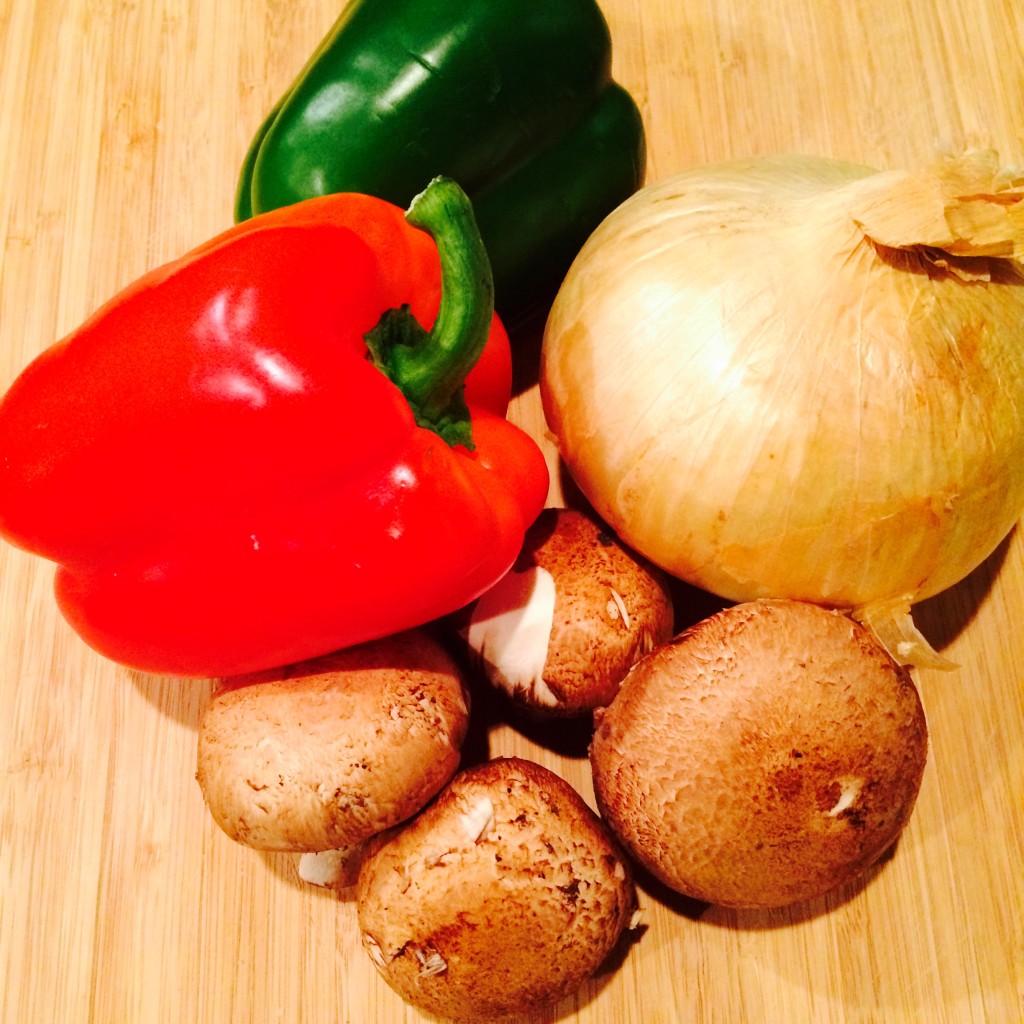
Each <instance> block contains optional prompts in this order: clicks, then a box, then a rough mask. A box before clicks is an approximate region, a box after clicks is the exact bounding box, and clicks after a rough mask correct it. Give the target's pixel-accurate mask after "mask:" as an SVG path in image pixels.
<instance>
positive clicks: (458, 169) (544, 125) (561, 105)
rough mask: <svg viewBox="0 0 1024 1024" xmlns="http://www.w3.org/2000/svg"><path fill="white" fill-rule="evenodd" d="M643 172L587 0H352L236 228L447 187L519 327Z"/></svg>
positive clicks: (281, 117) (634, 114) (266, 135)
mask: <svg viewBox="0 0 1024 1024" xmlns="http://www.w3.org/2000/svg"><path fill="white" fill-rule="evenodd" d="M645 169H646V143H645V136H644V128H643V123H642V120H641V117H640V113H639V111H638V110H637V107H636V104H635V103H634V102H633V100H632V98H631V97H630V96H629V94H628V93H627V92H626V91H625V90H624V89H623V88H622V87H621V86H619V85H618V84H617V83H615V82H614V81H612V79H611V38H610V35H609V31H608V25H607V23H606V21H605V19H604V16H603V15H602V13H601V11H600V9H599V8H598V6H597V4H596V3H595V2H594V0H432V2H426V0H352V2H351V3H350V4H349V5H348V6H347V7H346V8H345V10H344V11H343V12H342V14H341V16H340V17H339V19H338V21H337V22H335V24H334V26H333V28H332V29H331V31H330V32H329V33H328V35H327V36H326V37H325V38H324V40H323V41H322V42H321V44H320V45H319V47H318V48H317V50H316V51H315V52H314V54H313V55H312V57H311V58H310V60H309V61H308V62H307V64H306V66H305V68H304V69H303V70H302V71H301V73H300V74H299V76H298V78H297V79H296V80H295V82H294V83H293V84H292V86H291V88H290V89H289V90H288V91H287V92H286V93H285V95H284V96H282V97H281V99H280V100H279V101H278V103H277V104H276V105H275V107H274V109H273V110H272V111H271V112H270V114H269V116H268V117H267V119H266V121H265V122H264V123H263V125H262V127H261V128H260V130H259V132H258V133H257V135H256V137H255V138H254V140H253V142H252V145H251V146H250V149H249V152H248V155H247V157H246V160H245V163H244V164H243V167H242V172H241V177H240V180H239V183H238V190H237V194H236V201H235V219H236V220H239V221H241V220H245V219H247V218H249V217H251V216H253V215H255V214H258V213H262V212H264V211H267V210H272V209H275V208H277V207H281V206H287V205H289V204H291V203H295V202H299V201H300V200H303V199H308V198H310V197H312V196H317V195H324V194H326V193H331V192H364V193H367V194H369V195H375V196H378V197H380V198H382V199H386V200H388V201H390V202H392V203H395V204H397V205H400V206H408V204H409V202H410V201H411V200H412V198H413V196H414V195H416V194H417V193H418V192H420V191H421V190H422V189H424V188H425V187H426V185H427V184H428V182H430V180H431V179H433V178H434V177H436V176H438V175H445V176H447V177H450V178H454V179H455V180H456V181H458V182H459V184H460V185H461V186H462V187H463V189H465V191H466V192H467V193H468V194H469V195H470V197H471V198H472V200H473V205H474V209H475V211H476V216H477V221H478V223H479V225H480V231H481V234H482V235H483V238H484V242H485V244H486V246H487V250H488V254H489V256H490V259H491V264H492V269H493V273H494V279H495V293H496V296H495V297H496V307H497V309H498V311H499V312H500V313H501V314H502V315H503V317H505V318H506V319H507V320H512V321H514V320H515V318H516V316H517V315H518V314H521V313H522V312H523V311H524V310H526V309H527V308H529V306H530V305H531V304H534V303H537V302H538V301H540V300H544V299H547V298H550V296H551V295H553V293H554V291H555V289H556V288H557V286H558V284H559V283H560V282H561V279H562V277H564V275H565V272H566V270H568V267H569V264H570V263H571V262H572V259H573V257H574V256H575V255H576V253H577V252H578V251H579V249H580V247H581V246H582V245H583V243H584V242H585V241H586V239H587V237H588V236H589V234H590V233H591V232H592V231H593V229H594V228H595V227H596V226H597V225H598V223H600V221H601V220H602V219H603V218H604V217H605V216H606V215H607V214H608V213H610V212H611V210H613V209H614V208H615V207H616V206H618V205H619V204H620V203H621V202H623V201H624V200H625V199H626V198H628V197H629V196H630V195H632V193H633V192H635V191H636V190H637V189H638V188H639V187H640V186H641V185H642V184H643V179H644V173H645Z"/></svg>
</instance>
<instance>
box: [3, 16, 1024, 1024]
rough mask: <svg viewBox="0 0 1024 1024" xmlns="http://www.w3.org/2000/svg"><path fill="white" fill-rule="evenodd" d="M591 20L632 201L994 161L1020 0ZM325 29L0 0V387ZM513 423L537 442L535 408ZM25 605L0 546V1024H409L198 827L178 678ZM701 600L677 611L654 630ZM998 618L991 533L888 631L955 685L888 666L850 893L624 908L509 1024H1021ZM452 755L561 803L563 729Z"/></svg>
mask: <svg viewBox="0 0 1024 1024" xmlns="http://www.w3.org/2000/svg"><path fill="white" fill-rule="evenodd" d="M423 2H424V3H427V2H429V0H423ZM603 7H604V9H605V12H606V14H607V17H608V20H609V23H610V25H611V29H612V33H613V38H614V45H615V72H616V75H617V77H618V78H619V79H620V80H621V81H622V82H623V83H624V84H625V85H626V86H627V87H628V88H629V89H630V90H631V91H632V92H633V93H634V95H635V96H636V97H637V99H638V101H639V103H640V106H641V109H642V111H643V115H644V118H645V121H646V124H647V129H648V136H649V145H650V164H649V175H648V179H649V180H651V181H653V180H656V179H658V178H661V177H664V176H665V175H667V174H670V173H671V172H673V171H676V170H681V169H683V168H686V167H689V166H692V165H695V164H699V163H703V162H706V161H711V160H716V159H719V158H724V157H729V156H744V155H750V154H757V153H770V152H781V151H787V152H794V151H800V152H806V153H818V154H824V155H831V156H837V157H844V158H848V159H852V160H857V161H861V162H864V163H868V164H873V165H876V166H879V167H902V166H911V165H916V164H919V163H921V162H922V161H924V160H927V159H929V158H931V157H932V156H933V155H934V154H936V153H937V152H940V151H946V150H949V149H956V148H959V147H962V146H964V145H985V146H992V147H994V148H996V149H998V150H999V151H1000V153H1001V155H1002V156H1003V158H1004V160H1005V162H1006V163H1012V164H1022V163H1024V59H1022V45H1024V6H1022V5H1021V4H1020V2H1019V0H927V2H920V0H844V2H822V0H686V2H682V0H678V2H673V0H604V4H603ZM338 11H339V0H307V2H305V3H299V4H294V3H282V2H277V0H217V2H216V3H213V2H200V0H0V238H2V244H3V249H2V278H0V386H2V387H6V386H7V385H8V384H9V383H10V382H11V381H12V380H13V378H14V376H15V374H16V373H17V372H18V370H19V369H20V368H21V367H22V366H23V365H24V364H25V363H26V362H27V361H28V360H29V359H30V358H31V357H32V356H34V355H35V354H36V353H37V352H39V351H41V350H42V349H43V348H45V347H46V346H47V345H49V344H51V343H52V342H53V341H55V340H56V339H57V338H59V337H60V336H62V335H63V334H64V333H66V332H67V331H69V330H71V329H72V328H74V327H75V326H76V325H77V324H78V323H80V322H81V321H82V320H83V319H84V318H85V317H86V316H87V315H88V314H89V313H90V312H91V311H92V310H93V309H94V308H95V307H96V306H98V305H99V304H100V303H101V302H102V301H103V300H105V299H106V298H108V297H109V296H110V295H112V294H113V293H114V292H116V291H117V290H119V289H120V288H121V287H122V286H124V285H126V284H128V283H129V282H130V281H131V280H132V279H133V278H135V277H137V276H138V275H140V274H141V273H142V272H143V271H145V270H147V269H149V268H151V267H153V266H155V265H157V264H159V263H162V262H164V261H167V260H169V259H171V258H173V257H175V256H178V255H180V254H181V253H183V252H184V251H186V250H187V249H189V248H191V247H192V246H193V245H195V244H197V243H199V242H200V241H202V240H204V239H205V238H207V237H209V236H210V235H212V234H214V233H216V232H218V231H219V230H221V229H222V228H224V227H226V226H228V224H229V222H230V217H231V206H232V196H233V190H234V184H235V179H236V174H237V170H238V166H239V163H240V161H241V159H242V156H243V154H244V152H245V149H246V147H247V144H248V142H249V139H250V137H251V135H252V133H253V132H254V130H255V128H256V126H257V125H258V123H259V121H260V120H261V118H262V116H263V114H264V113H265V112H266V111H267V110H268V109H269V107H270V105H271V104H272V103H273V101H274V100H275V99H276V97H277V96H278V95H279V94H280V92H281V91H282V90H283V89H284V87H285V86H286V85H287V84H288V82H289V81H290V79H291V77H292V75H293V74H294V73H295V72H296V71H297V70H298V68H299V67H300V65H301V64H302V63H303V62H304V60H305V58H306V56H307V55H308V53H309V52H310V51H311V50H312V48H313V47H314V46H315V44H316V43H317V42H318V41H319V39H320V38H321V37H322V35H323V34H324V33H325V32H326V31H327V29H328V28H329V27H330V25H331V24H332V23H333V21H334V19H335V17H336V16H337V14H338ZM523 351H524V353H529V352H530V346H529V345H524V349H523ZM523 358H528V356H525V355H524V357H523ZM519 369H520V374H521V375H522V377H523V379H524V380H525V381H526V382H527V385H529V380H530V373H531V368H530V367H529V366H526V367H523V366H520V368H519ZM534 372H535V371H534ZM514 414H515V416H516V417H517V418H518V419H519V421H520V422H521V423H523V424H525V425H526V426H527V427H528V428H529V429H530V430H531V431H532V432H534V433H535V435H536V436H537V437H538V438H540V439H542V440H543V438H544V428H543V422H542V418H541V414H540V411H539V403H538V401H537V395H536V388H535V387H530V386H526V387H525V389H524V391H523V393H522V394H521V395H520V396H519V397H518V398H517V399H516V403H515V408H514ZM552 465H553V467H554V468H556V469H557V465H556V461H555V459H554V456H553V455H552ZM560 497H561V495H560V492H559V490H558V487H557V476H556V486H555V487H554V488H553V490H552V495H551V501H552V503H557V502H558V501H559V500H560ZM89 499H90V496H89V495H88V494H81V495H78V496H76V502H78V503H86V502H88V501H89ZM67 514H68V515H69V516H73V515H75V507H74V505H71V506H70V507H69V508H68V509H67ZM51 579H52V568H51V567H50V566H48V565H46V564H43V563H41V562H39V561H37V560H34V559H32V558H29V557H28V556H26V555H24V554H22V553H20V552H18V551H16V550H14V549H12V548H10V547H9V546H7V545H2V546H0V694H2V696H0V1016H2V1018H3V1020H4V1021H5V1022H9V1024H64V1022H67V1024H79V1022H102V1024H142V1022H146V1024H148V1022H165V1021H166V1022H169V1024H170V1022H173V1024H179V1022H203V1024H225V1022H246V1021H251V1022H259V1024H263V1022H267V1024H270V1022H285V1024H294V1022H308V1024H369V1022H375V1024H392V1022H393V1024H397V1022H409V1021H418V1020H422V1019H425V1018H423V1017H422V1016H421V1015H420V1014H418V1013H417V1012H416V1011H415V1010H413V1009H410V1008H408V1007H406V1006H405V1005H404V1004H403V1003H401V1002H400V1000H399V999H398V998H397V996H395V995H394V994H393V993H392V992H391V991H390V989H388V988H387V987H386V986H385V985H384V984H383V982H382V981H381V980H380V979H379V978H378V976H377V975H376V972H375V970H374V968H373V966H372V965H371V963H370V961H369V959H368V958H367V957H366V956H365V955H364V954H363V952H362V950H361V949H360V947H359V943H358V938H357V933H356V927H355V907H354V905H353V904H352V903H351V902H350V901H348V900H346V899H344V898H338V897H337V896H334V895H331V894H330V893H328V892H325V891H322V890H319V889H315V888H312V887H309V886H306V885H304V884H302V883H301V882H300V881H299V879H298V876H297V874H296V862H295V858H294V857H290V856H284V855H261V854H259V853H256V852H253V851H250V850H247V849H244V848H242V847H240V846H237V845H235V844H234V843H232V842H231V841H230V840H229V839H227V838H226V837H225V836H224V835H223V834H221V833H220V832H219V831H218V829H217V827H216V826H215V825H214V824H213V822H212V820H211V819H210V817H209V815H208V814H207V812H206V810H205V808H204V806H203V801H202V797H201V794H200V792H199V789H198V786H197V784H196V782H195V778H194V773H195V753H196V751H195V747H196V727H197V722H198V717H199V713H200V710H201V707H202V705H203V702H204V700H205V699H206V698H207V695H208V692H209V685H208V684H206V683H196V682H191V683H188V682H184V681H182V680H176V679H168V678H157V677H151V676H145V675H142V674H138V673H135V672H131V671H127V670H125V669H122V668H119V667H117V666H115V665H113V664H111V663H109V662H107V661H104V660H103V659H102V658H100V657H99V656H98V655H96V654H94V653H92V652H91V651H90V650H88V649H87V648H86V647H85V646H84V645H83V644H82V642H81V641H80V640H79V639H78V638H77V637H76V636H75V635H74V634H73V633H72V632H71V631H70V629H69V628H68V627H67V626H66V625H65V624H64V623H63V621H62V620H61V618H60V617H59V615H58V613H57V611H56V608H55V605H54V601H53V598H52V594H51V589H50V588H51ZM706 607H708V605H707V603H706V600H705V599H704V598H703V597H702V596H701V595H699V594H696V593H690V594H688V596H687V597H686V599H685V600H684V602H683V607H682V608H681V614H682V615H683V616H684V617H685V616H690V617H692V618H696V617H699V615H700V614H701V612H702V610H703V609H704V608H706ZM1022 615H1024V542H1022V538H1021V536H1020V534H1019V532H1017V533H1015V534H1014V535H1012V536H1011V537H1010V538H1009V539H1008V540H1007V542H1006V543H1005V544H1004V545H1003V546H1002V547H1001V548H1000V549H999V551H998V552H997V553H996V554H995V555H994V556H993V557H992V558H991V559H989V560H988V561H987V562H986V563H985V564H984V565H983V566H982V567H981V568H980V569H979V570H977V571H976V572H975V573H974V574H973V575H972V576H971V577H970V578H969V579H968V580H966V581H965V582H963V583H962V584H960V585H958V586H957V587H955V588H954V589H952V590H951V591H949V592H947V593H945V594H943V595H941V596H939V597H937V598H934V599H932V600H930V601H928V602H927V603H926V604H924V605H922V606H921V607H920V608H918V610H917V616H916V617H917V621H918V623H919V625H920V627H921V628H922V630H923V631H924V632H925V634H926V635H927V636H928V637H929V638H930V639H931V640H932V642H933V643H935V644H936V645H938V646H940V647H941V649H942V650H943V651H944V653H946V654H947V655H948V656H949V657H950V658H952V659H954V660H955V661H957V662H958V663H959V664H960V666H961V667H960V669H959V671H957V672H956V673H953V674H944V673H937V672H926V671H920V672H918V673H917V679H918V682H919V685H920V688H921V692H922V697H923V700H924V704H925V707H926V710H927V714H928V719H929V724H930V730H931V757H930V762H929V765H928V769H927V773H926V775H925V779H924V785H923V789H922V792H921V796H920V799H919V801H918V805H917V809H916V811H915V814H914V816H913V819H912V821H911V823H910V825H909V827H908V829H907V830H906V832H905V834H904V836H903V838H902V840H901V841H900V842H899V844H898V847H897V849H896V851H895V853H894V855H893V856H891V857H890V858H888V859H887V860H886V861H885V862H884V863H883V864H881V865H880V866H879V867H878V868H877V870H875V871H874V872H873V873H872V874H871V876H870V877H869V878H868V879H866V880H865V881H864V882H863V883H862V884H859V885H857V886H856V887H853V888H850V889H846V890H842V891H840V892H838V893H836V894H834V895H833V896H831V897H829V898H827V899H823V900H821V901H819V902H817V903H814V904H812V905H806V906H800V907H796V908H791V909H789V910H785V911H774V912H762V913H739V912H731V911H724V910H720V909H715V908H707V907H702V906H697V905H693V904H690V903H688V902H687V901H685V900H681V899H676V898H673V897H670V896H667V895H666V894H664V893H662V892H659V891H657V890H655V889H653V888H645V889H644V891H643V892H642V903H643V908H644V923H645V928H644V929H643V930H642V933H641V934H640V935H639V937H637V938H636V939H635V940H634V941H633V942H631V943H629V944H627V945H624V946H623V947H622V948H621V949H620V950H618V951H617V953H616V955H615V957H614V958H613V962H611V963H609V964H608V965H607V967H606V968H605V969H603V970H602V971H601V972H600V973H599V975H598V976H597V977H595V978H594V979H593V980H592V981H591V982H589V983H588V984H586V985H585V986H584V988H583V989H582V990H581V991H580V992H579V993H578V995H577V996H575V997H574V998H571V999H567V1000H565V1001H564V1002H562V1003H561V1004H559V1005H558V1006H556V1007H555V1008H554V1009H553V1010H552V1012H551V1013H549V1014H545V1015H542V1016H538V1017H536V1018H534V1020H535V1021H536V1022H540V1021H545V1022H547V1021H565V1022H579V1024H623V1022H638V1024H639V1022H643V1024H677V1022H678V1024H682V1022H701V1024H710V1022H718V1024H732V1022H745V1024H757V1022H780V1024H781V1022H786V1024H805V1022H807V1024H810V1022H815V1024H817V1022H822V1024H826V1022H828V1024H868V1022H871V1024H893V1022H896V1024H902V1022H929V1024H942V1022H948V1024H980V1022H993V1024H1003V1022H1019V1021H1022V1020H1024V931H1022V929H1024V926H1022V923H1021V918H1022V915H1021V910H1022V908H1024V881H1022V876H1024V849H1022V838H1021V837H1022V834H1024V807H1022V804H1024V697H1022V694H1024V679H1022V677H1024V631H1022V629H1021V625H1020V624H1021V616H1022ZM480 730H481V731H480V733H479V734H478V736H477V739H476V740H475V741H474V742H475V743H476V744H477V753H478V754H480V753H485V754H486V753H489V754H494V755H497V754H507V753H517V754H523V755H525V756H529V757H533V758H534V759H536V760H538V761H540V762H542V763H544V764H546V765H548V766H549V767H552V768H554V769H555V770H557V771H559V772H561V773H562V774H563V775H564V776H565V777H566V778H567V779H568V780H569V781H570V782H572V783H573V784H574V785H576V786H577V787H578V788H579V789H580V791H581V792H582V793H583V794H584V796H585V797H586V798H587V799H588V800H592V799H593V792H592V788H591V785H590V781H589V772H588V770H587V762H586V759H585V746H586V737H585V736H581V735H579V732H578V731H577V730H572V729H567V730H565V732H564V734H563V735H561V736H554V735H553V734H552V733H551V732H550V731H543V732H540V733H533V734H530V735H526V734H524V733H522V732H520V731H518V730H516V729H514V728H512V727H510V726H509V725H508V724H506V723H504V722H502V721H501V720H500V719H498V718H493V717H492V718H487V717H486V716H485V718H484V720H483V721H482V722H481V723H480Z"/></svg>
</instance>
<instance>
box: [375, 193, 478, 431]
mask: <svg viewBox="0 0 1024 1024" xmlns="http://www.w3.org/2000/svg"><path fill="white" fill-rule="evenodd" d="M406 219H407V220H408V221H409V223H410V224H412V225H413V226H414V227H417V228H421V229H422V230H424V231H426V232H427V233H428V234H429V235H430V236H431V237H432V238H433V239H434V241H435V243H436V244H437V251H438V255H439V256H440V258H441V304H440V308H439V309H438V314H437V320H436V321H435V323H434V326H433V328H432V329H431V330H430V331H429V332H427V331H424V330H423V329H422V327H420V326H419V325H418V324H416V323H415V321H412V317H411V315H410V314H409V313H408V310H407V309H402V310H390V311H389V312H388V313H386V314H385V315H384V317H382V318H381V322H380V324H378V325H377V327H376V328H375V329H374V330H373V331H371V332H370V334H368V335H367V337H366V342H367V347H368V348H369V350H370V355H371V358H373V360H374V362H375V363H376V365H377V366H378V368H379V369H381V370H382V371H383V372H384V373H385V374H387V376H388V377H389V378H390V379H391V380H392V381H393V382H394V383H395V384H397V385H398V387H399V388H400V389H401V391H402V393H403V394H404V395H405V397H406V399H407V400H408V402H409V406H410V407H411V408H412V411H413V414H414V415H415V417H416V422H417V423H419V425H420V426H423V427H427V428H428V429H431V430H433V431H435V432H436V433H437V434H440V436H441V437H443V438H444V439H445V440H446V441H448V443H449V444H452V445H455V444H465V445H467V446H468V447H472V433H471V426H470V421H469V411H468V410H467V409H466V404H465V400H464V398H463V387H464V385H465V382H466V375H467V374H468V373H469V371H470V370H471V369H472V368H473V367H474V366H475V365H476V362H477V360H478V359H479V358H480V354H481V353H482V352H483V350H484V347H485V345H486V344H487V338H488V336H489V334H490V330H491V321H492V319H493V316H494V281H493V279H492V277H491V264H490V260H489V259H488V257H487V250H486V249H485V248H484V243H483V240H482V239H481V238H480V232H479V230H478V229H477V226H476V218H475V216H474V214H473V206H472V204H471V203H470V201H469V198H468V197H467V195H466V193H465V192H463V191H462V189H461V188H460V187H459V186H458V185H457V184H456V183H455V182H454V181H452V180H451V179H450V178H435V179H434V180H433V181H432V182H431V183H430V184H429V185H428V186H427V187H426V189H424V190H423V191H422V192H421V193H420V194H419V195H418V196H416V198H415V199H413V201H412V204H411V205H410V207H409V209H408V211H407V212H406ZM410 321H411V322H410Z"/></svg>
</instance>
